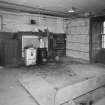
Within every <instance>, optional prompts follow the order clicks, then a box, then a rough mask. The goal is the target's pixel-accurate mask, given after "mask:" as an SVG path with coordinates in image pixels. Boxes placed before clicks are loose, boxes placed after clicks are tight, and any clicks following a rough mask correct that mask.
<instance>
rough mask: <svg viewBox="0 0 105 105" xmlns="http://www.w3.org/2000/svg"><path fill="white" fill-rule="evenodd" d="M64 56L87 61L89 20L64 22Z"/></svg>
mask: <svg viewBox="0 0 105 105" xmlns="http://www.w3.org/2000/svg"><path fill="white" fill-rule="evenodd" d="M66 33H67V39H66V55H67V56H70V57H74V58H80V59H84V60H89V19H87V18H78V19H72V20H68V21H66Z"/></svg>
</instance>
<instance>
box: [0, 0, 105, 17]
mask: <svg viewBox="0 0 105 105" xmlns="http://www.w3.org/2000/svg"><path fill="white" fill-rule="evenodd" d="M72 6H73V7H74V8H75V9H76V10H77V12H78V13H92V14H94V15H99V14H104V13H105V0H0V9H3V10H15V11H23V12H30V13H42V14H48V15H55V16H65V17H66V16H71V14H70V13H69V12H68V11H69V9H70V8H72ZM78 10H79V11H78Z"/></svg>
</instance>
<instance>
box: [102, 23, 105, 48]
mask: <svg viewBox="0 0 105 105" xmlns="http://www.w3.org/2000/svg"><path fill="white" fill-rule="evenodd" d="M102 48H105V21H104V22H103V27H102Z"/></svg>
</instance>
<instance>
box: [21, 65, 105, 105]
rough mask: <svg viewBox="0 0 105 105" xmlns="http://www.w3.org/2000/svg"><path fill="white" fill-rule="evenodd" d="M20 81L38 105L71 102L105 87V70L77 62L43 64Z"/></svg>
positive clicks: (97, 66)
mask: <svg viewBox="0 0 105 105" xmlns="http://www.w3.org/2000/svg"><path fill="white" fill-rule="evenodd" d="M19 82H20V83H21V85H22V86H23V87H24V89H26V90H27V91H28V93H29V94H30V95H31V96H32V97H33V99H34V100H35V101H36V103H37V104H38V105H60V104H63V103H65V102H67V101H71V103H72V100H73V99H74V98H77V97H79V96H81V95H83V94H86V93H88V92H90V91H92V90H94V89H96V88H99V87H101V86H103V85H105V67H104V66H101V65H95V64H94V65H90V64H78V63H77V64H71V65H63V64H59V65H56V64H55V65H54V64H53V65H46V67H41V68H37V69H35V70H34V72H33V73H30V72H28V73H26V74H24V75H23V76H22V77H21V79H19ZM73 104H74V103H73ZM73 104H71V105H73Z"/></svg>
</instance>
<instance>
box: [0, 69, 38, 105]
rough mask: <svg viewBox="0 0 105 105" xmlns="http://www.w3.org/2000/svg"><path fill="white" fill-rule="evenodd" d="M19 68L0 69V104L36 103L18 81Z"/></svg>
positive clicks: (23, 104) (32, 104) (22, 104)
mask: <svg viewBox="0 0 105 105" xmlns="http://www.w3.org/2000/svg"><path fill="white" fill-rule="evenodd" d="M22 72H23V71H22V70H19V69H10V68H8V69H7V68H5V69H0V105H37V104H36V103H35V102H34V100H33V99H32V98H31V97H30V95H29V94H28V93H27V92H26V91H25V90H24V89H23V88H22V87H21V86H20V84H19V83H18V77H19V75H20V74H21V73H22Z"/></svg>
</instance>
